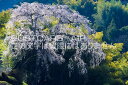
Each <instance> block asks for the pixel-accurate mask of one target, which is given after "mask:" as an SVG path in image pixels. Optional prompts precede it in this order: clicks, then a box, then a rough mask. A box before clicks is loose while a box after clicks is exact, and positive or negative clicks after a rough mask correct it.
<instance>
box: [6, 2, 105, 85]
mask: <svg viewBox="0 0 128 85" xmlns="http://www.w3.org/2000/svg"><path fill="white" fill-rule="evenodd" d="M88 23H89V21H88V20H87V19H86V18H85V17H83V16H81V15H79V13H77V12H76V11H73V10H71V9H70V8H69V7H67V6H65V5H43V4H40V3H23V4H21V6H17V8H15V9H13V10H12V15H11V19H10V21H9V22H8V24H7V29H12V30H13V31H15V33H14V34H12V33H11V32H8V36H7V37H6V39H5V41H6V43H7V44H8V47H9V53H8V55H12V56H13V57H14V58H15V61H14V62H15V67H14V69H17V68H18V69H24V70H25V71H27V72H26V78H25V79H26V81H27V82H28V84H29V85H83V84H84V83H85V82H86V79H87V78H86V77H87V71H88V68H89V67H93V68H94V67H95V66H98V65H99V64H100V63H101V61H102V60H104V58H105V57H104V56H105V55H104V53H103V52H102V49H101V46H100V44H99V43H97V42H95V41H93V40H91V39H89V38H88V36H87V35H88V34H91V33H93V32H94V31H93V30H92V29H91V28H90V27H89V25H88ZM83 31H86V32H83Z"/></svg>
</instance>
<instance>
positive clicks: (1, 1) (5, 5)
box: [0, 0, 22, 11]
mask: <svg viewBox="0 0 128 85" xmlns="http://www.w3.org/2000/svg"><path fill="white" fill-rule="evenodd" d="M20 1H22V0H0V11H2V10H6V9H9V8H12V7H13V6H14V5H16V4H17V3H18V2H20Z"/></svg>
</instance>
